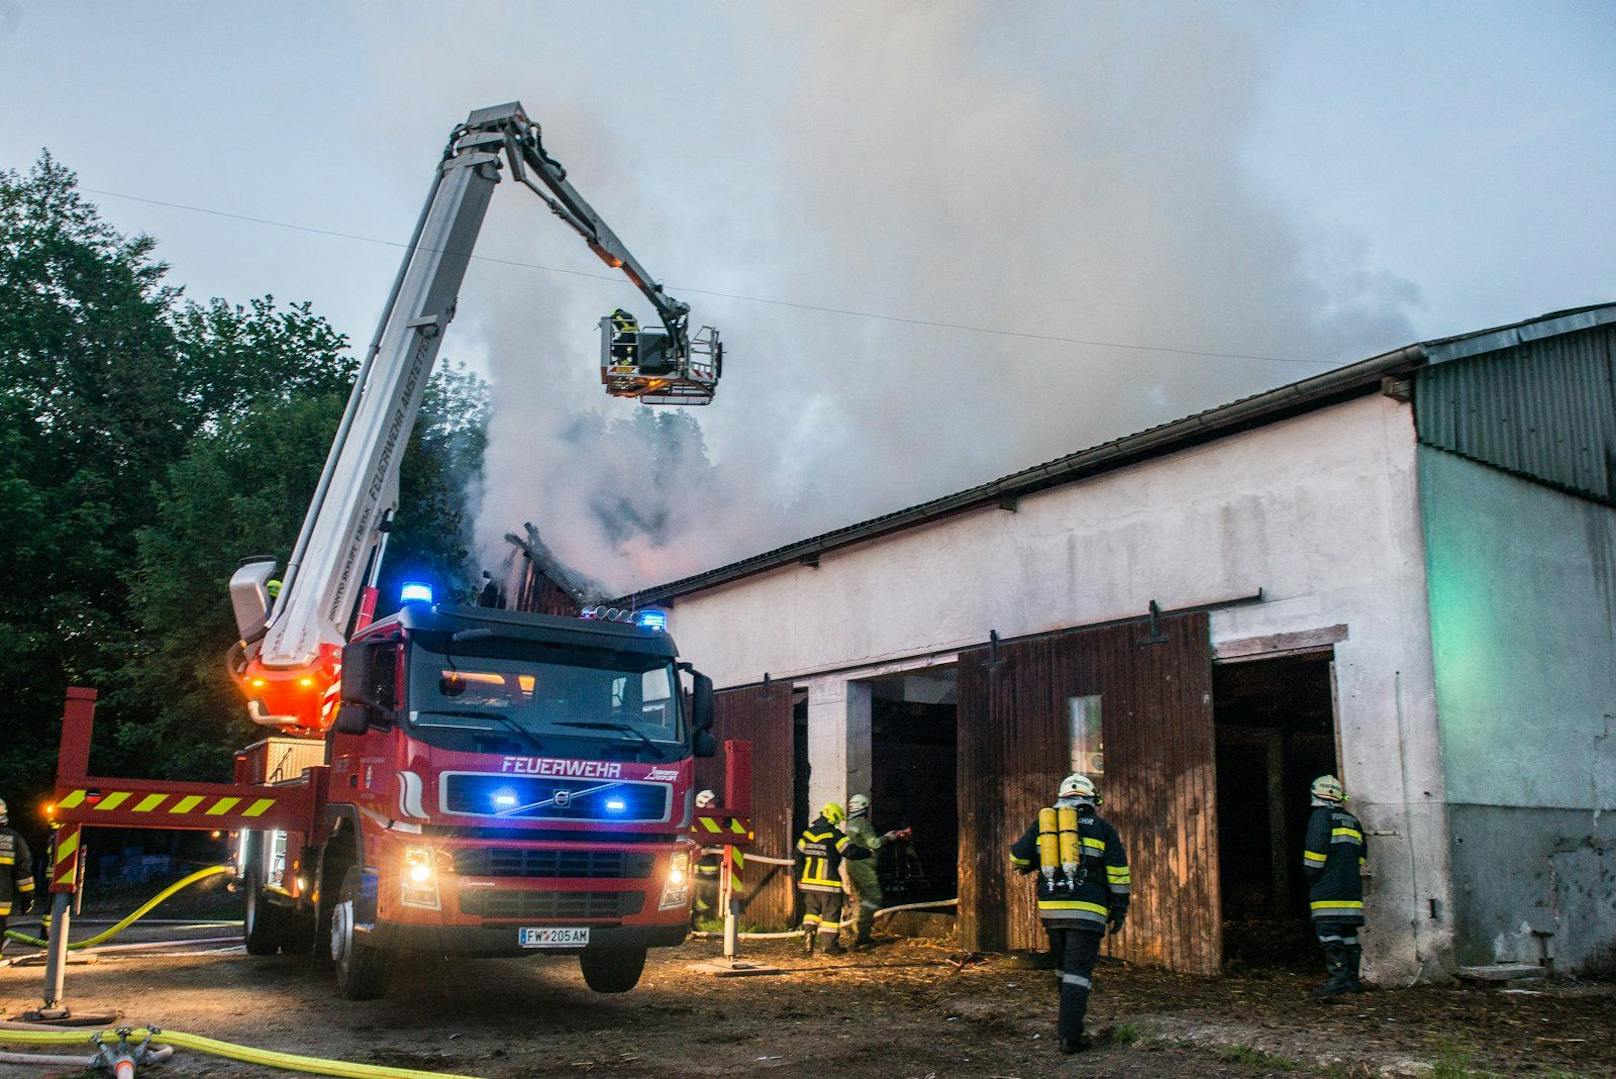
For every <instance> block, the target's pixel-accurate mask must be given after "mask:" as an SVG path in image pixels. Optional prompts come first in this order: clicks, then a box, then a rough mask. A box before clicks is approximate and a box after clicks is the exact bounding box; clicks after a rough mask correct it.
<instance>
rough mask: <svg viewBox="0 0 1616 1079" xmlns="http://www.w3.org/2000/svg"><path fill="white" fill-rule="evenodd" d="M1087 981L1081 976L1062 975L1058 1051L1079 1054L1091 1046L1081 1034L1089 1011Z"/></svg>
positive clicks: (1088, 984) (1084, 1035) (1087, 1037)
mask: <svg viewBox="0 0 1616 1079" xmlns="http://www.w3.org/2000/svg"><path fill="white" fill-rule="evenodd" d="M1089 989H1090V983H1089V979H1088V978H1085V977H1084V976H1083V975H1081V974H1062V975H1061V987H1060V1051H1061V1052H1063V1053H1081V1052H1082V1051H1083V1050H1085V1049H1087V1048H1089V1046H1090V1045H1091V1044H1092V1042H1090V1040H1089V1036H1088V1035H1087V1034H1085V1033H1084V1032H1083V1021H1084V1019H1085V1018H1086V1016H1087V1014H1088V1010H1089Z"/></svg>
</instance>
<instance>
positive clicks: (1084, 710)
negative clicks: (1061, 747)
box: [1066, 693, 1105, 779]
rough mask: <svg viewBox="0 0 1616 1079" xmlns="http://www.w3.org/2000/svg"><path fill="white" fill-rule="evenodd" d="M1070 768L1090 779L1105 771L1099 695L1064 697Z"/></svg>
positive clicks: (1103, 773)
mask: <svg viewBox="0 0 1616 1079" xmlns="http://www.w3.org/2000/svg"><path fill="white" fill-rule="evenodd" d="M1066 716H1067V724H1068V727H1067V729H1068V733H1069V736H1070V739H1071V751H1072V760H1071V765H1072V771H1074V772H1082V773H1083V774H1084V775H1086V776H1088V777H1089V778H1090V779H1096V778H1098V777H1100V776H1103V775H1105V738H1104V735H1103V734H1102V732H1101V728H1100V695H1099V694H1098V693H1096V694H1094V695H1093V696H1089V697H1068V698H1066Z"/></svg>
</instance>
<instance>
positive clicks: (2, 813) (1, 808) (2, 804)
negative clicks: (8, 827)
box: [0, 798, 7, 824]
mask: <svg viewBox="0 0 1616 1079" xmlns="http://www.w3.org/2000/svg"><path fill="white" fill-rule="evenodd" d="M6 820H7V817H6V800H5V799H4V798H0V824H5V823H6Z"/></svg>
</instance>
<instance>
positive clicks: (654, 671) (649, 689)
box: [640, 667, 673, 705]
mask: <svg viewBox="0 0 1616 1079" xmlns="http://www.w3.org/2000/svg"><path fill="white" fill-rule="evenodd" d="M672 695H673V687H672V686H670V685H669V684H668V671H667V668H665V667H653V668H651V669H650V670H648V671H646V672H645V673H644V674H642V675H640V701H641V703H643V704H647V705H650V704H656V703H658V702H661V701H665V700H667V699H668V698H669V697H671V696H672Z"/></svg>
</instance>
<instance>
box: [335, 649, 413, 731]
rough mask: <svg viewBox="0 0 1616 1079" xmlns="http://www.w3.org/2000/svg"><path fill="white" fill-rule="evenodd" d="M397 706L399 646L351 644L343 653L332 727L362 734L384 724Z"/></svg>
mask: <svg viewBox="0 0 1616 1079" xmlns="http://www.w3.org/2000/svg"><path fill="white" fill-rule="evenodd" d="M397 707H398V645H396V644H394V643H393V642H391V641H386V642H379V643H375V644H371V643H365V644H351V645H349V646H348V647H347V648H345V649H343V651H342V707H341V708H339V709H337V719H336V722H335V723H334V724H333V726H334V727H335V728H336V730H337V731H338V732H340V733H342V734H364V733H365V731H366V730H367V729H368V728H370V727H372V726H382V725H385V724H386V723H387V722H388V720H389V718H390V717H391V715H392V713H393V710H394V709H396V708H397Z"/></svg>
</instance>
